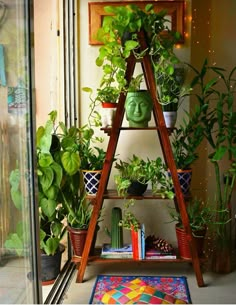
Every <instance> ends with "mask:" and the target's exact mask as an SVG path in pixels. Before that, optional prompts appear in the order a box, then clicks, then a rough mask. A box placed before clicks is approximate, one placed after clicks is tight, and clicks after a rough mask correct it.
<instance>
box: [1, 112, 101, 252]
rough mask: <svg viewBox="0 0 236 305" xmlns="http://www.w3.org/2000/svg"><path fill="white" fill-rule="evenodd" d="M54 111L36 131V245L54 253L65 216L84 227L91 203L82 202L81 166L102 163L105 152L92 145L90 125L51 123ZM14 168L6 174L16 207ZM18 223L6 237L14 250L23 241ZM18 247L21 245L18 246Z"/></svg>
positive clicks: (18, 188) (19, 190) (19, 200)
mask: <svg viewBox="0 0 236 305" xmlns="http://www.w3.org/2000/svg"><path fill="white" fill-rule="evenodd" d="M56 119H57V111H52V112H51V113H49V119H48V121H47V122H46V123H45V125H44V126H40V127H39V128H38V129H37V132H36V148H37V175H38V203H39V223H40V248H41V250H42V251H43V252H45V253H46V254H48V255H54V254H55V253H56V252H57V250H58V249H59V243H60V240H61V238H62V237H63V235H64V233H65V229H66V228H65V220H66V218H67V220H68V222H69V223H70V222H71V224H73V225H75V226H77V227H87V226H88V223H89V220H90V217H91V213H92V206H90V203H86V201H85V199H84V191H83V189H82V187H81V185H82V183H81V169H82V166H88V167H89V168H98V169H101V168H102V167H103V162H104V158H105V152H104V151H103V150H102V149H100V148H97V147H95V148H93V146H92V143H94V142H96V141H98V140H100V139H99V138H96V137H94V131H93V129H91V128H89V127H87V126H83V127H82V128H77V127H75V126H72V127H70V128H67V127H66V126H65V124H64V123H63V122H59V123H58V125H57V126H56V125H55V122H56ZM25 179H27V177H22V175H21V174H20V171H19V169H18V168H16V169H15V170H13V171H12V172H11V175H10V183H11V196H12V200H13V202H14V204H15V206H16V208H17V209H21V207H22V204H23V202H24V198H23V194H24V192H23V182H24V180H25ZM23 238H25V236H23V235H22V234H21V231H20V227H19V228H18V227H17V232H15V233H12V235H10V236H9V238H8V240H7V241H6V245H7V247H9V248H11V249H12V248H14V246H15V248H16V249H17V251H18V253H19V251H20V250H18V248H19V246H20V241H21V245H23V242H24V240H23ZM21 248H22V247H21Z"/></svg>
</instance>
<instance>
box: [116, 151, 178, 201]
mask: <svg viewBox="0 0 236 305" xmlns="http://www.w3.org/2000/svg"><path fill="white" fill-rule="evenodd" d="M115 168H116V169H118V171H119V174H118V175H115V183H116V185H117V191H118V193H119V194H120V195H122V196H127V190H128V187H129V186H130V185H131V183H132V181H138V182H140V183H142V184H146V183H148V182H149V181H150V182H151V186H152V192H153V193H154V194H155V195H160V196H161V197H162V198H166V197H167V198H169V199H173V197H174V193H173V192H172V187H173V182H172V179H171V178H170V177H168V175H167V174H166V166H165V164H164V163H163V162H162V160H161V158H160V157H158V158H157V159H156V160H149V159H148V158H147V161H145V160H143V159H141V158H139V157H138V156H136V155H133V156H132V158H131V159H129V160H128V162H126V161H122V160H119V163H118V162H117V163H116V164H115Z"/></svg>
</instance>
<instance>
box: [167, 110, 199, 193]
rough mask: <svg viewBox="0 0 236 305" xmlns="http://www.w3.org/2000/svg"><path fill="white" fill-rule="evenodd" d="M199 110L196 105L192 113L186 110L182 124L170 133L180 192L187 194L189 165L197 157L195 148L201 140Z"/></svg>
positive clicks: (190, 170)
mask: <svg viewBox="0 0 236 305" xmlns="http://www.w3.org/2000/svg"><path fill="white" fill-rule="evenodd" d="M200 113H201V110H200V109H199V108H198V107H196V108H195V109H194V111H192V113H188V112H186V117H184V118H183V121H182V124H180V126H179V127H177V128H175V129H174V130H173V132H172V134H171V146H172V152H173V155H174V160H175V164H176V168H177V173H178V176H179V180H180V185H181V189H182V192H183V193H184V194H188V192H189V189H190V185H191V178H192V168H191V165H192V164H193V162H194V161H195V160H197V159H198V152H197V148H198V147H199V145H200V144H201V143H202V141H203V127H202V126H201V124H200V122H199V117H200Z"/></svg>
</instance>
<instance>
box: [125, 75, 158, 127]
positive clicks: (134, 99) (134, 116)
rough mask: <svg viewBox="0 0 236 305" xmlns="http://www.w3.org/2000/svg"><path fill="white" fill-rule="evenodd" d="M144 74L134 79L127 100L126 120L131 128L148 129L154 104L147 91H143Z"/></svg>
mask: <svg viewBox="0 0 236 305" xmlns="http://www.w3.org/2000/svg"><path fill="white" fill-rule="evenodd" d="M142 81H143V74H142V73H141V74H139V75H137V76H136V77H132V78H131V81H130V84H129V87H128V92H127V95H126V100H125V110H126V119H127V121H128V122H129V126H130V127H136V128H137V127H138V128H143V127H148V122H149V121H150V120H151V112H152V108H153V102H152V99H151V96H150V94H149V92H148V91H147V90H143V89H142V90H141V88H140V87H141V83H142Z"/></svg>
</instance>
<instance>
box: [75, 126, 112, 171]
mask: <svg viewBox="0 0 236 305" xmlns="http://www.w3.org/2000/svg"><path fill="white" fill-rule="evenodd" d="M79 133H80V138H79V140H78V149H79V152H80V162H81V169H84V170H101V169H102V168H103V164H104V161H105V157H106V152H105V150H104V149H103V148H100V147H97V146H94V143H97V142H102V141H103V139H102V138H99V137H94V130H93V129H92V128H89V127H88V126H87V125H85V126H83V127H81V128H80V130H79Z"/></svg>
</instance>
